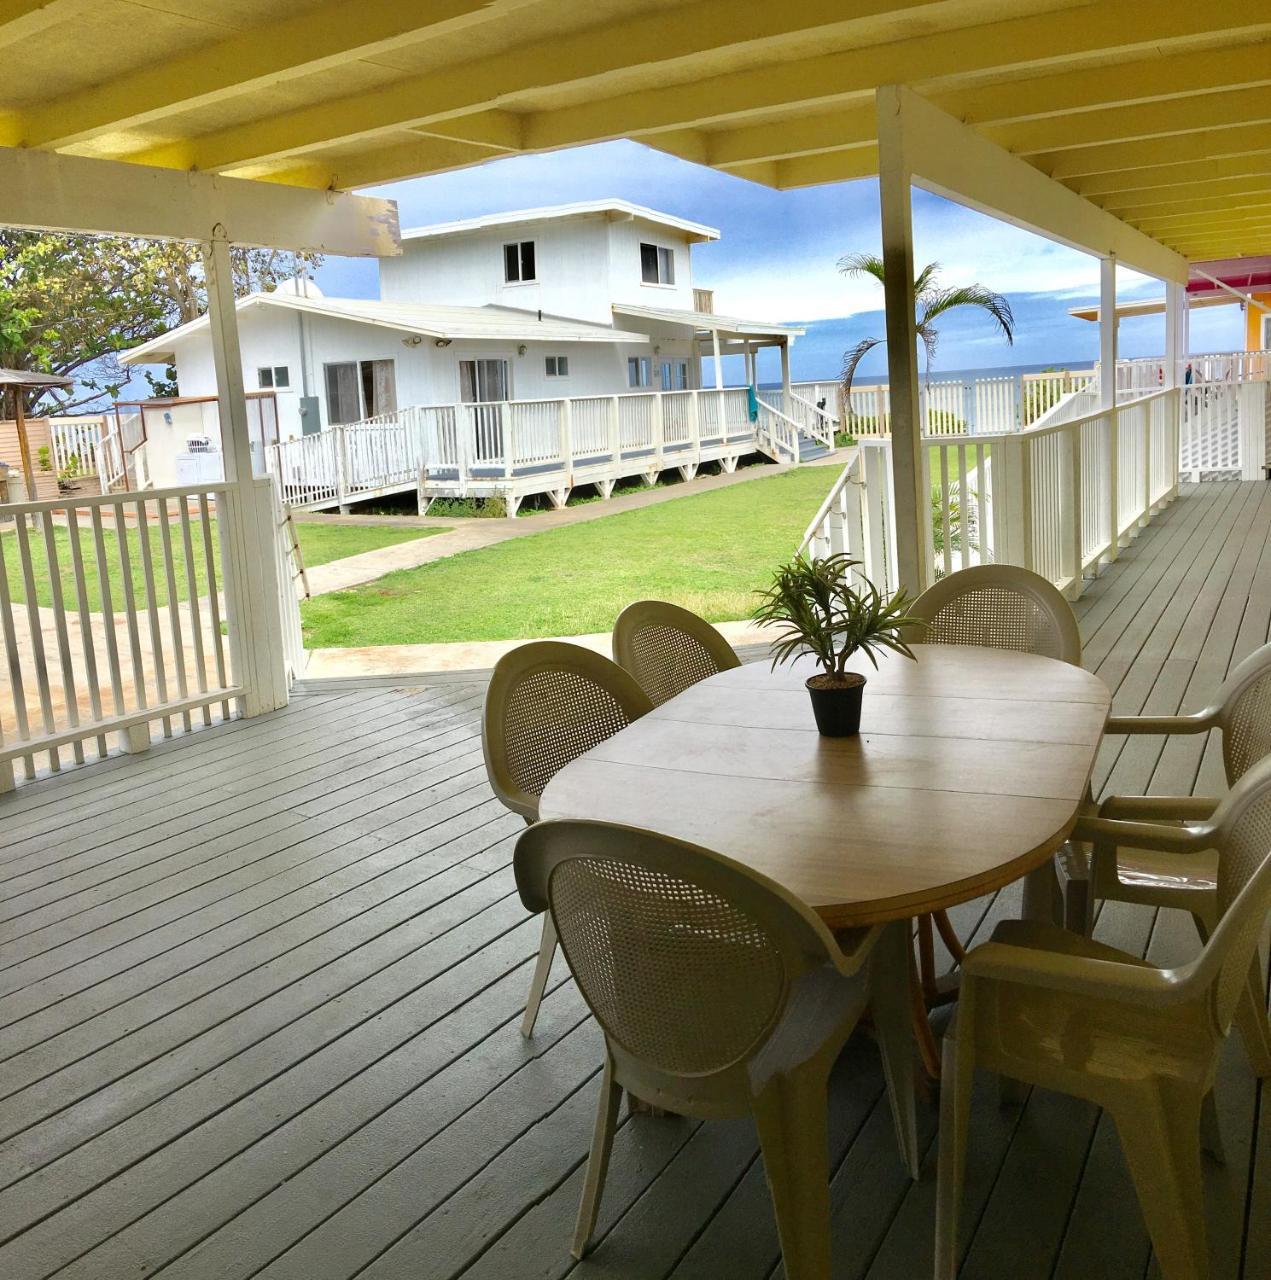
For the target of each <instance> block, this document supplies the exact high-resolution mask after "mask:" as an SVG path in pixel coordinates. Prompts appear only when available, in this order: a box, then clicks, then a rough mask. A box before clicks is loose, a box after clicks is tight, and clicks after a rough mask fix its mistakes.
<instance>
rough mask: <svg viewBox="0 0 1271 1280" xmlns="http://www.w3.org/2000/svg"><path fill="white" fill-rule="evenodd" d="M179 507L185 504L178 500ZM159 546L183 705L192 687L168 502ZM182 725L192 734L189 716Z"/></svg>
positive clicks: (162, 503)
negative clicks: (187, 665) (187, 666)
mask: <svg viewBox="0 0 1271 1280" xmlns="http://www.w3.org/2000/svg"><path fill="white" fill-rule="evenodd" d="M177 502H178V504H180V505H184V500H183V499H180V498H178V499H177ZM158 516H159V545H160V548H161V549H162V551H163V576H164V583H165V585H166V587H167V592H168V633H169V636H170V637H171V640H172V661H173V665H174V666H175V668H176V677H177V696H178V697H179V698H180V699H181V701H182V702H184V701H185V700H186V699H187V698H188V697H189V696H190V686H189V683H188V681H187V680H186V676H185V639H184V636H183V634H182V627H181V601H180V595H179V593H178V591H177V574H176V562H175V560H174V559H173V557H172V529H171V526H170V525H169V523H168V500H167V498H163V499H161V500H160V502H159V511H158ZM181 722H182V725H183V726H184V728H185V731H186V732H187V733H188V732H189V731H190V713H189V712H188V711H183V712H182V713H181Z"/></svg>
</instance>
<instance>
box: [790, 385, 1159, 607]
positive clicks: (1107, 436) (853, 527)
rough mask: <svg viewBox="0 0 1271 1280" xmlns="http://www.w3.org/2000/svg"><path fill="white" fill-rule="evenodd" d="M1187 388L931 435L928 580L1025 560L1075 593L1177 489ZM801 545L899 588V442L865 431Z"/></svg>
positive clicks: (926, 452) (927, 444) (925, 454)
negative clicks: (1040, 421)
mask: <svg viewBox="0 0 1271 1280" xmlns="http://www.w3.org/2000/svg"><path fill="white" fill-rule="evenodd" d="M1181 402H1182V392H1181V391H1179V390H1169V391H1159V392H1155V393H1153V394H1150V395H1145V396H1141V397H1139V398H1137V399H1135V400H1131V401H1128V402H1126V403H1125V404H1122V405H1118V406H1117V407H1116V408H1115V409H1109V410H1103V411H1099V412H1097V413H1092V414H1087V415H1084V416H1082V417H1078V418H1075V419H1073V420H1071V421H1068V422H1062V423H1053V424H1049V425H1045V426H1040V427H1032V428H1029V429H1027V430H1024V431H1014V432H1000V433H996V434H992V435H979V434H977V435H975V436H967V435H964V434H961V433H953V434H946V435H939V436H928V437H926V438H924V440H923V450H922V459H923V468H924V480H925V482H926V483H925V487H924V491H925V492H928V493H929V494H930V513H929V517H928V516H924V520H923V526H924V529H925V530H926V533H927V536H926V539H925V542H926V546H925V553H926V565H927V568H926V578H927V580H928V581H933V580H934V579H936V578H938V577H942V576H944V575H946V574H949V573H952V572H954V571H956V570H958V569H964V568H967V567H969V566H970V565H974V564H985V563H989V562H998V563H1003V564H1016V565H1022V566H1023V567H1024V568H1027V569H1032V570H1033V571H1034V572H1036V573H1039V574H1041V575H1042V576H1043V577H1046V578H1048V579H1049V580H1050V581H1051V582H1053V583H1054V584H1055V585H1056V586H1057V587H1058V588H1059V589H1060V590H1062V591H1064V592H1065V593H1066V594H1068V595H1069V596H1071V597H1074V598H1075V597H1076V596H1077V595H1079V594H1080V593H1081V591H1082V590H1083V588H1084V584H1085V581H1086V579H1087V578H1088V577H1090V576H1092V575H1093V574H1095V573H1096V572H1097V571H1098V569H1099V567H1100V565H1101V564H1103V563H1105V562H1107V561H1110V560H1112V559H1115V558H1116V556H1117V554H1118V551H1119V549H1120V548H1121V547H1122V546H1124V545H1125V543H1126V541H1127V540H1128V539H1129V538H1130V537H1132V536H1133V535H1134V533H1135V532H1137V530H1138V529H1139V528H1141V527H1142V526H1143V525H1144V524H1146V523H1147V522H1148V521H1149V520H1150V519H1151V517H1152V515H1153V513H1154V512H1155V511H1157V510H1158V509H1159V508H1160V507H1161V506H1163V505H1164V504H1165V503H1167V502H1169V501H1170V500H1171V499H1172V498H1173V497H1174V495H1175V494H1176V493H1177V489H1178V474H1179V473H1178V456H1179V424H1180V416H1181ZM858 449H859V457H860V460H859V463H858V464H856V465H855V467H853V466H852V465H851V464H849V467H848V468H846V469H845V470H844V472H843V474H842V475H841V476H840V478H839V482H838V483H837V484H836V485H835V487H834V489H832V490H831V492H830V495H829V497H828V498H827V500H826V503H825V504H823V506H822V509H821V511H820V512H818V514H817V517H816V519H815V520H814V521H813V523H812V525H811V526H810V527H809V529H808V532H807V535H806V536H805V538H804V541H803V544H802V546H801V549H803V550H811V551H813V552H815V553H816V554H825V553H826V552H827V551H831V550H835V551H837V550H842V551H845V552H847V553H848V554H849V555H852V556H853V558H855V559H857V560H860V561H862V562H863V563H864V565H865V566H866V567H865V570H864V572H866V573H867V575H868V576H869V577H870V579H871V580H872V581H874V582H876V583H878V584H879V585H880V586H882V585H885V586H886V587H887V589H889V590H895V588H896V586H897V585H898V575H897V573H896V570H895V566H896V557H895V531H894V513H893V511H892V487H891V473H892V460H891V439H890V438H889V437H885V436H884V437H876V438H871V439H864V440H862V441H861V442H860V444H859V446H858Z"/></svg>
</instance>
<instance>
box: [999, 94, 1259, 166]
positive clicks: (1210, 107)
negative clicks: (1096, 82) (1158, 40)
mask: <svg viewBox="0 0 1271 1280" xmlns="http://www.w3.org/2000/svg"><path fill="white" fill-rule="evenodd" d="M1269 120H1271V86H1260V87H1258V88H1254V89H1238V90H1234V91H1231V92H1223V93H1200V94H1196V95H1195V96H1193V97H1188V98H1170V99H1167V100H1164V101H1157V102H1144V103H1139V104H1137V105H1134V106H1119V107H1115V108H1112V109H1109V110H1096V111H1078V112H1074V113H1072V114H1071V115H1066V116H1060V117H1056V118H1053V119H1052V118H1047V119H1045V120H1029V121H1025V122H1023V123H1021V124H1012V125H1000V126H998V125H989V126H987V127H985V128H984V129H983V130H982V132H983V133H984V135H985V136H986V137H988V138H991V139H992V140H993V141H994V142H997V143H999V144H1001V145H1002V146H1004V147H1006V148H1008V149H1009V150H1011V151H1014V152H1015V153H1016V155H1033V154H1035V153H1037V152H1039V151H1060V150H1069V149H1071V148H1073V147H1086V146H1092V145H1097V144H1099V143H1104V142H1123V141H1128V140H1130V139H1134V138H1151V137H1160V136H1165V135H1168V134H1178V133H1196V132H1198V131H1200V130H1202V129H1221V128H1227V127H1229V126H1231V125H1238V124H1252V123H1257V122H1263V121H1269Z"/></svg>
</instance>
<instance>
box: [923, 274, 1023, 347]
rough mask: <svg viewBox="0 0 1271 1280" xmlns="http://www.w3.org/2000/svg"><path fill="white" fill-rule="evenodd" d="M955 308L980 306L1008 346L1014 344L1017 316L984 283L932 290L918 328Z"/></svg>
mask: <svg viewBox="0 0 1271 1280" xmlns="http://www.w3.org/2000/svg"><path fill="white" fill-rule="evenodd" d="M955 307H978V308H979V309H980V310H981V311H986V312H987V313H988V314H989V315H990V316H992V318H993V320H994V322H995V323H996V324H997V327H998V328H999V329H1001V331H1002V335H1003V336H1004V337H1005V338H1006V341H1007V342H1008V343H1011V344H1012V345H1013V344H1014V342H1015V313H1014V312H1013V311H1012V310H1011V304H1010V303H1009V302H1008V301H1007V300H1006V299H1005V298H1004V297H1003V296H1002V295H1001V294H1000V293H994V291H993V290H992V289H986V288H985V287H984V285H982V284H964V285H955V286H954V287H953V288H950V289H933V290H931V291H930V292H929V293H928V295H927V296H926V298H925V299H924V300H923V305H922V313H921V315H919V317H918V324H919V327H922V326H923V325H930V323H931V322H932V321H933V320H935V319H936V317H937V316H942V315H944V314H945V313H946V312H948V311H952V310H953V309H954V308H955Z"/></svg>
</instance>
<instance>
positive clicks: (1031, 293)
mask: <svg viewBox="0 0 1271 1280" xmlns="http://www.w3.org/2000/svg"><path fill="white" fill-rule="evenodd" d="M367 194H373V195H381V196H388V197H390V198H392V199H394V200H396V201H397V203H398V206H399V208H400V211H401V220H402V226H403V227H413V226H422V225H425V224H427V223H432V222H447V221H450V220H452V219H455V218H466V217H472V216H475V215H477V214H482V213H496V212H503V211H506V210H510V209H520V208H527V207H535V206H539V205H550V204H562V203H565V202H566V201H571V200H587V199H599V198H603V197H606V196H617V197H620V198H623V199H627V200H632V201H635V202H637V203H639V204H644V205H649V206H651V207H653V208H656V209H661V210H663V211H665V212H667V213H672V214H677V215H679V216H681V217H685V218H691V219H693V220H694V221H697V222H704V223H707V224H709V225H710V226H714V227H718V228H719V230H720V232H721V237H720V240H719V241H718V242H716V243H713V244H703V245H697V246H695V247H694V249H693V277H694V283H695V284H697V285H699V286H700V287H704V288H713V289H714V290H715V291H716V292H715V305H716V309H717V310H719V311H721V312H725V313H727V314H730V315H744V316H752V317H755V318H758V319H767V320H774V321H780V322H789V323H802V324H806V325H808V326H809V328H808V333H807V335H806V336H805V337H804V338H801V339H800V340H799V341H797V342H796V343H795V345H794V348H793V353H792V367H793V371H794V375H795V377H796V378H799V379H811V378H826V377H832V376H834V374H835V372H836V371H837V369H838V366H839V362H840V359H841V356H842V352H843V351H844V349H845V348H847V347H849V346H851V345H852V344H853V343H855V342H856V341H857V340H858V339H859V338H861V337H865V336H867V335H870V334H878V333H881V332H882V326H883V316H882V310H881V302H882V300H881V297H880V289H879V287H878V286H877V285H875V284H873V283H872V282H869V281H854V280H847V279H844V278H843V277H842V276H841V275H839V274H838V272H837V271H836V269H835V263H836V262H837V260H838V258H839V257H840V256H841V255H843V254H844V253H849V252H857V251H864V252H874V253H877V252H879V249H880V240H879V226H878V187H877V183H876V182H874V181H873V180H872V179H868V180H864V181H858V182H847V183H838V184H835V185H832V186H823V187H810V188H807V189H805V190H800V191H774V190H772V189H770V188H768V187H762V186H758V185H757V184H755V183H752V182H746V181H744V180H743V179H741V178H735V177H732V176H731V175H729V174H725V173H720V172H718V171H716V170H712V169H706V168H703V167H701V166H699V165H694V164H689V163H687V162H686V161H683V160H678V159H676V158H674V157H673V156H667V155H664V154H662V153H661V152H657V151H652V150H650V149H649V148H647V147H642V146H639V145H638V144H636V143H633V142H613V143H605V144H602V145H600V146H592V147H581V148H577V149H575V150H572V151H559V152H553V153H551V154H548V155H539V156H516V157H512V158H510V159H507V160H499V161H494V162H492V163H489V164H486V165H483V166H480V167H478V168H473V169H463V170H459V171H457V172H454V173H445V174H438V175H437V176H435V177H431V178H418V179H414V180H413V181H410V182H399V183H394V184H392V185H390V186H385V187H380V188H376V189H374V190H372V191H370V192H368V193H367ZM914 235H915V259H916V261H918V262H920V263H922V262H929V261H938V262H939V263H940V264H941V266H942V267H943V279H944V280H945V282H946V283H949V284H954V283H958V284H962V283H968V282H970V281H973V280H976V281H979V282H980V283H982V284H985V285H987V286H989V287H990V288H993V289H996V290H998V292H1000V293H1004V294H1006V295H1007V297H1008V298H1009V299H1010V301H1011V305H1012V307H1013V308H1014V311H1015V316H1016V320H1017V335H1016V341H1015V345H1014V347H1009V346H1007V345H1006V343H1005V342H1004V341H1003V340H1002V339H1001V337H1000V336H998V335H997V334H996V332H995V331H994V329H993V327H992V326H991V324H990V323H989V321H988V320H987V319H982V318H980V317H979V316H977V315H973V314H966V315H962V316H959V315H957V314H956V313H954V314H953V315H951V316H950V317H949V319H948V320H947V321H946V322H945V323H944V325H943V326H942V328H941V344H940V352H939V356H938V359H937V364H936V369H937V371H938V372H939V371H951V370H954V369H983V368H993V367H997V366H1005V365H1014V364H1034V365H1058V366H1061V367H1062V366H1068V365H1074V366H1081V365H1089V364H1090V363H1091V362H1092V361H1093V360H1094V359H1095V358H1096V356H1097V347H1098V331H1097V327H1096V326H1095V325H1093V324H1089V323H1087V322H1085V321H1081V320H1074V319H1073V318H1072V317H1071V316H1069V315H1068V308H1069V307H1071V306H1075V305H1077V304H1078V303H1084V302H1091V301H1095V300H1097V298H1098V291H1099V268H1098V263H1097V261H1096V260H1095V259H1094V258H1091V257H1088V256H1087V255H1085V254H1081V253H1078V252H1076V251H1075V250H1072V249H1068V248H1065V247H1064V246H1062V245H1057V244H1054V243H1052V242H1051V241H1048V240H1045V239H1042V238H1041V237H1039V236H1034V235H1031V234H1029V233H1028V232H1025V231H1021V230H1019V229H1018V228H1015V227H1012V226H1008V225H1007V224H1005V223H1001V222H997V221H995V220H993V219H991V218H987V217H984V216H983V215H981V214H978V213H974V212H972V211H971V210H968V209H964V208H962V207H961V206H959V205H955V204H951V203H949V202H948V201H945V200H941V199H939V198H938V197H936V196H932V195H928V194H927V193H925V192H921V191H915V193H914ZM317 279H318V283H319V284H320V286H321V287H322V289H323V291H324V292H326V293H327V294H328V295H334V296H339V297H364V298H373V297H376V296H377V294H378V286H377V275H376V268H375V264H374V263H373V262H368V261H358V260H354V259H334V258H333V259H328V260H327V262H326V263H325V264H324V265H323V267H322V269H321V270H320V272H319V273H318V277H317ZM1118 292H1119V294H1120V296H1122V297H1149V296H1153V295H1159V294H1160V293H1161V292H1163V290H1162V287H1161V286H1160V285H1159V284H1158V283H1156V282H1155V281H1151V280H1145V279H1144V278H1143V277H1141V276H1136V275H1135V274H1134V273H1132V272H1125V271H1123V272H1121V273H1120V277H1119V281H1118ZM437 301H444V299H437ZM1164 340H1165V328H1164V320H1163V319H1162V317H1160V316H1145V317H1140V318H1132V319H1127V320H1125V321H1123V322H1122V325H1121V353H1122V354H1123V355H1127V356H1134V355H1154V354H1159V353H1160V352H1161V351H1162V350H1163V348H1164ZM1241 345H1242V331H1241V319H1240V315H1239V310H1238V308H1236V307H1215V308H1209V309H1205V310H1201V311H1197V312H1194V313H1193V314H1192V317H1191V348H1192V350H1193V351H1218V350H1231V349H1232V348H1234V347H1238V346H1241ZM885 361H886V356H885V348H882V349H880V350H879V351H877V352H875V353H873V354H872V355H871V356H869V357H867V358H866V362H865V363H864V364H862V366H861V373H862V375H867V374H880V373H882V372H883V371H884V370H885V368H886V363H885ZM730 363H731V362H730ZM774 374H775V359H774V364H773V368H772V369H767V368H765V367H762V366H761V376H762V377H770V376H773V375H774Z"/></svg>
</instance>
